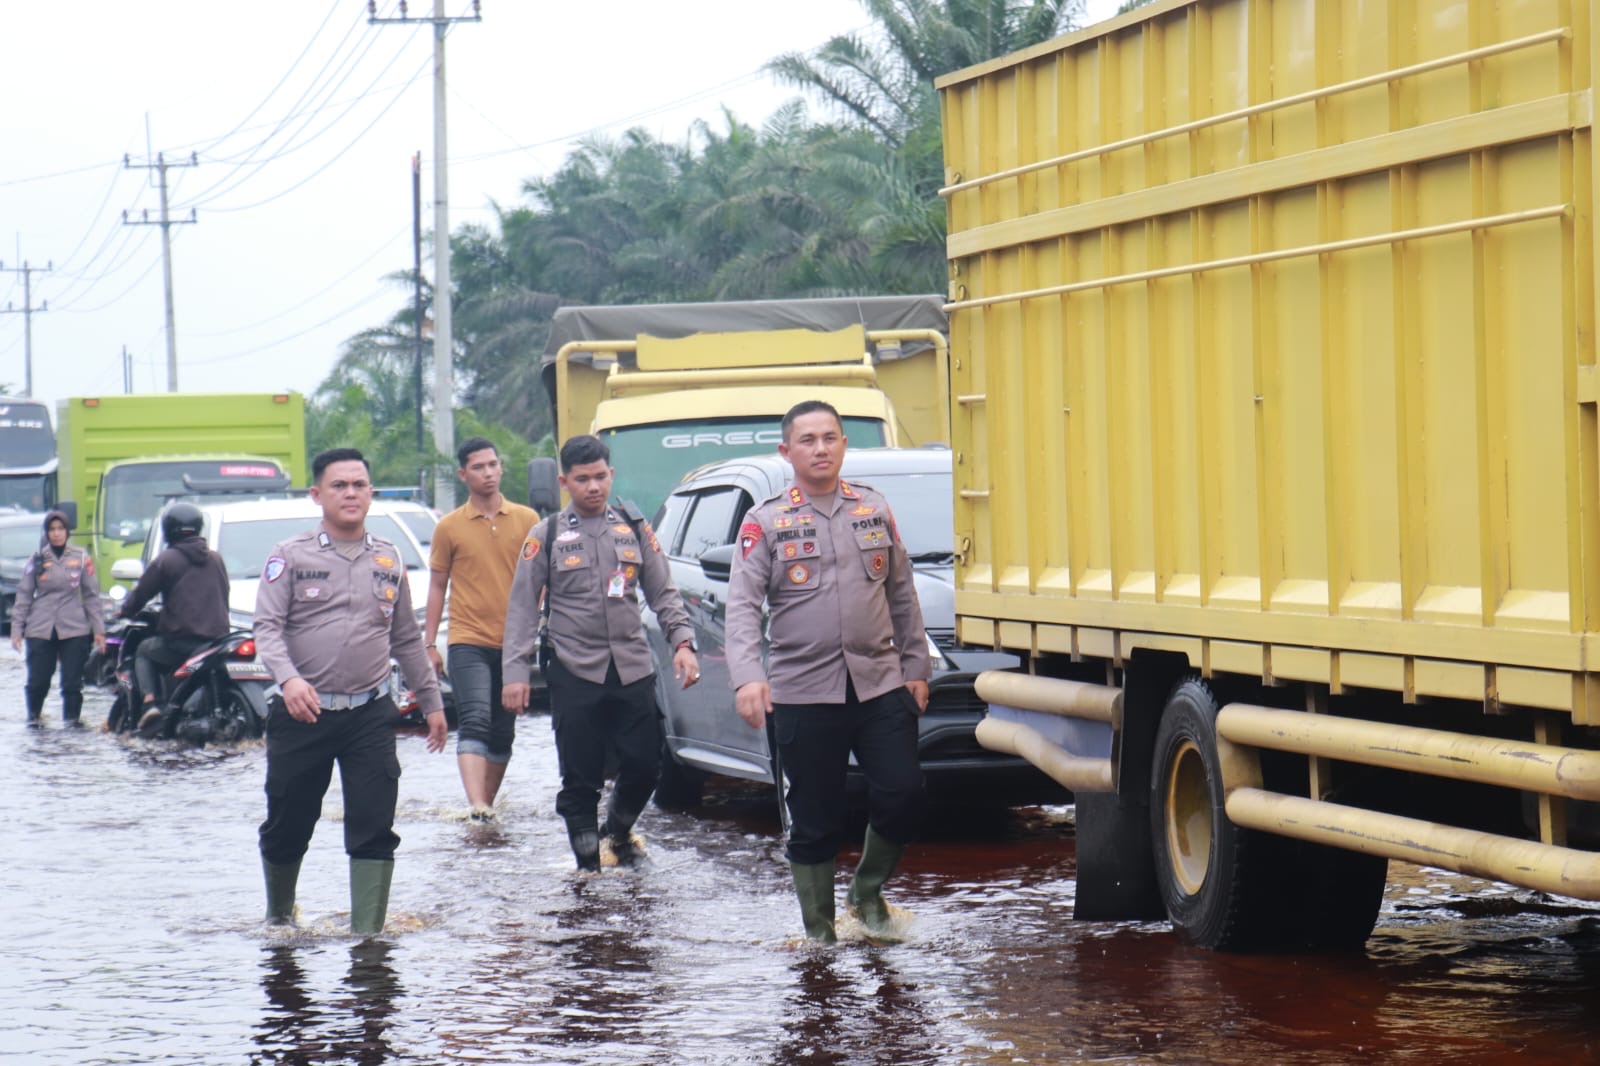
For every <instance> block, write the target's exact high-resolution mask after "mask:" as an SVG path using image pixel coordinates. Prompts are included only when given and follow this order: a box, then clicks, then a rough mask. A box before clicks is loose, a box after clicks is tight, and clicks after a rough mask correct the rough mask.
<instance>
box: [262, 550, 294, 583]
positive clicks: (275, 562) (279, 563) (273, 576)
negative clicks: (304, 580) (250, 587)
mask: <svg viewBox="0 0 1600 1066" xmlns="http://www.w3.org/2000/svg"><path fill="white" fill-rule="evenodd" d="M288 568H289V561H288V560H287V559H285V558H284V557H283V556H281V555H274V556H272V557H271V558H269V559H268V560H267V565H266V567H265V568H264V569H263V570H262V571H261V576H262V577H264V578H266V579H267V583H268V584H271V583H272V582H274V581H276V580H278V579H279V578H280V577H282V576H283V572H284V571H285V570H287V569H288Z"/></svg>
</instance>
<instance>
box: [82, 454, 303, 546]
mask: <svg viewBox="0 0 1600 1066" xmlns="http://www.w3.org/2000/svg"><path fill="white" fill-rule="evenodd" d="M185 475H187V476H188V477H190V478H194V479H198V480H202V481H205V480H217V479H222V478H227V479H240V478H250V479H254V478H260V479H261V480H262V482H263V483H268V482H275V481H276V480H277V479H279V478H281V477H283V468H282V467H280V466H278V464H277V463H274V462H271V461H259V460H250V461H246V460H242V459H232V460H230V459H188V460H176V461H173V460H168V461H163V462H153V463H129V464H126V465H123V466H115V467H112V468H111V469H110V470H107V471H106V474H105V479H104V480H103V481H102V482H101V486H102V491H103V492H104V493H105V498H104V499H103V500H101V502H100V519H101V525H100V535H101V536H104V537H115V538H117V539H118V540H122V541H125V542H127V543H132V542H134V541H140V540H143V539H144V538H145V535H146V534H148V533H149V532H150V527H151V525H153V524H154V522H155V518H156V516H157V515H158V514H160V513H161V505H162V503H164V502H165V501H166V499H167V497H169V496H177V495H180V494H183V493H185V492H188V491H189V489H188V487H187V486H185V485H184V483H183V479H184V477H185Z"/></svg>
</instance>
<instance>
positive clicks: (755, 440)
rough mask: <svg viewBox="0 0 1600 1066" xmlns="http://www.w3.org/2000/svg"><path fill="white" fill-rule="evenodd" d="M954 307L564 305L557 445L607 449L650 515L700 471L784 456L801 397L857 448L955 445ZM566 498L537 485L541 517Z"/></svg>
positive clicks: (556, 334) (553, 383)
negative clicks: (830, 411)
mask: <svg viewBox="0 0 1600 1066" xmlns="http://www.w3.org/2000/svg"><path fill="white" fill-rule="evenodd" d="M942 302H943V301H942V300H941V299H940V298H939V297H937V296H871V297H841V298H833V299H815V300H746V301H726V302H718V303H694V304H642V305H632V306H628V305H622V306H606V307H563V308H561V309H560V310H558V311H557V312H556V313H555V316H554V319H553V320H552V322H551V326H550V337H549V341H548V343H547V344H546V346H545V353H544V359H543V362H542V365H541V371H542V376H543V381H544V386H545V389H546V391H547V392H548V394H549V396H550V399H551V403H552V405H553V408H554V410H555V414H556V419H555V421H556V438H557V440H558V441H565V440H566V439H567V438H568V437H570V436H572V435H574V434H578V433H593V434H596V435H597V436H599V437H600V439H601V440H603V441H605V442H606V444H607V445H608V446H609V447H610V449H611V462H612V466H613V467H614V468H615V469H616V471H617V474H616V486H615V490H614V491H615V493H616V495H618V496H621V497H623V498H625V499H631V500H633V501H634V502H635V503H637V504H638V505H639V507H640V508H641V509H642V510H643V511H644V513H645V514H647V515H650V514H654V512H655V510H656V508H657V507H658V506H659V505H660V503H661V501H662V500H663V499H665V498H666V496H667V494H668V493H669V492H671V491H672V487H673V486H674V485H675V484H677V482H678V479H679V478H680V477H682V476H683V475H684V474H685V473H687V472H688V471H689V470H692V469H694V468H695V467H697V466H701V465H703V464H705V463H708V462H712V461H714V460H718V459H734V458H738V457H739V456H741V455H753V454H756V453H758V452H759V453H765V452H771V451H775V450H776V449H777V446H778V441H779V434H778V422H779V420H780V419H781V418H782V417H783V414H784V412H786V411H787V410H788V409H789V408H790V407H792V406H794V405H795V404H796V403H799V402H800V401H802V400H810V399H821V400H826V401H827V402H829V403H831V404H833V405H834V407H836V408H838V410H839V414H840V416H841V417H842V419H843V421H844V429H845V433H846V435H847V436H848V437H849V438H850V444H851V446H852V447H857V448H864V447H884V446H889V447H910V446H917V445H923V444H930V443H944V442H946V441H948V440H949V433H948V429H947V418H948V404H947V402H946V393H947V392H948V387H949V366H948V358H947V347H946V339H945V332H944V331H945V326H946V320H945V314H944V310H943V308H942V306H941V305H942ZM536 462H537V460H536ZM545 476H546V477H547V478H548V477H549V472H548V469H547V468H546V470H545ZM553 492H554V489H553V485H546V486H544V488H543V490H542V494H541V491H540V490H539V488H538V487H534V488H533V490H532V494H533V495H534V496H536V497H539V503H538V504H536V506H539V505H540V504H543V505H544V507H548V506H549V504H550V502H551V501H550V496H551V495H553ZM544 507H541V509H544Z"/></svg>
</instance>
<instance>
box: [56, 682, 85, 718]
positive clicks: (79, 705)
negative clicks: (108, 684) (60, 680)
mask: <svg viewBox="0 0 1600 1066" xmlns="http://www.w3.org/2000/svg"><path fill="white" fill-rule="evenodd" d="M82 714H83V690H82V689H79V690H78V691H77V692H63V693H62V694H61V721H62V723H63V724H64V725H81V724H82V723H81V722H79V721H78V718H79V716H80V715H82Z"/></svg>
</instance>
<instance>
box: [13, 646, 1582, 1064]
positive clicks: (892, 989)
mask: <svg viewBox="0 0 1600 1066" xmlns="http://www.w3.org/2000/svg"><path fill="white" fill-rule="evenodd" d="M21 689H22V671H21V667H20V662H19V657H18V656H16V655H15V654H14V653H11V652H10V650H9V648H6V649H4V650H3V651H0V805H3V808H4V811H5V819H4V821H3V822H0V826H3V827H4V828H3V833H0V841H3V845H4V846H3V853H4V856H5V860H4V863H3V865H0V906H3V914H0V918H3V922H0V1060H5V1061H15V1062H18V1063H22V1062H26V1063H30V1064H32V1063H38V1064H58V1063H95V1064H99V1063H163V1064H168V1063H170V1064H191V1063H203V1064H207V1066H212V1064H233V1063H239V1064H247V1063H250V1064H253V1063H413V1062H414V1063H440V1062H465V1063H574V1064H576V1063H586V1064H594V1063H618V1064H637V1063H683V1062H688V1063H771V1064H788V1063H828V1064H844V1063H851V1064H854V1063H874V1064H879V1063H881V1064H884V1066H911V1064H918V1063H985V1064H988V1063H994V1064H998V1063H1111V1062H1116V1063H1283V1064H1298V1063H1346V1062H1362V1063H1365V1062H1383V1063H1389V1062H1418V1063H1423V1062H1426V1063H1436V1062H1441V1061H1448V1062H1470V1063H1519V1064H1524V1063H1528V1064H1544V1063H1549V1064H1556V1063H1560V1064H1563V1066H1567V1064H1573V1063H1585V1062H1594V1061H1600V908H1596V907H1592V906H1587V905H1580V904H1575V903H1573V902H1572V901H1566V900H1555V899H1550V898H1547V897H1539V896H1537V895H1536V894H1533V893H1528V892H1523V891H1520V890H1518V891H1513V890H1510V889H1504V888H1501V887H1499V886H1492V885H1486V884H1484V883H1483V882H1479V881H1475V880H1472V879H1470V878H1463V877H1458V876H1456V875H1453V874H1445V873H1441V872H1438V871H1432V870H1423V869H1419V868H1417V867H1400V866H1396V867H1394V868H1393V869H1392V872H1391V884H1390V887H1389V891H1388V894H1387V896H1386V899H1385V903H1384V909H1383V914H1382V917H1381V918H1380V920H1379V926H1378V930H1377V932H1376V934H1375V935H1374V937H1373V939H1372V940H1371V941H1370V942H1369V944H1368V951H1367V953H1366V954H1365V955H1364V956H1356V957H1326V956H1287V957H1265V958H1261V957H1255V958H1252V957H1240V956H1228V955H1217V954H1212V953H1208V952H1202V951H1196V950H1192V949H1189V948H1186V947H1184V946H1183V945H1181V944H1179V943H1178V942H1177V940H1176V939H1175V938H1174V937H1173V936H1172V935H1171V934H1170V932H1168V930H1167V928H1166V927H1165V925H1162V924H1092V923H1083V924H1078V923H1074V922H1073V921H1071V914H1072V889H1073V881H1072V878H1073V854H1072V811H1071V808H1030V809H1018V810H1013V811H1007V812H1000V813H998V814H993V815H987V816H986V815H982V814H981V813H975V814H972V815H970V816H965V817H963V816H960V815H959V814H958V813H951V812H943V813H941V815H940V817H939V818H938V819H937V820H936V826H937V830H936V832H935V833H934V834H933V835H932V836H931V837H930V839H928V840H927V841H925V842H924V843H922V844H919V845H916V846H914V847H913V848H912V849H911V851H910V852H909V853H908V857H907V863H906V866H905V869H904V872H903V873H902V875H901V876H899V877H897V878H896V880H895V881H894V882H892V884H891V888H892V890H893V891H892V893H891V896H892V898H893V899H894V900H895V902H897V903H899V904H902V905H905V906H907V907H909V908H910V909H911V910H912V912H913V913H914V914H915V916H916V917H915V921H914V924H913V926H912V930H913V934H914V937H913V939H912V941H911V942H909V943H906V944H902V945H898V946H894V947H874V946H870V945H867V944H865V943H863V942H860V941H859V940H857V941H849V940H847V941H846V942H845V943H842V944H841V945H840V946H839V947H837V948H835V949H831V950H830V949H825V948H810V947H805V946H801V945H799V944H797V942H796V940H795V937H796V935H797V934H798V932H799V928H800V923H799V914H798V909H797V907H796V905H795V903H794V901H793V897H792V893H791V889H790V885H789V878H788V873H787V869H786V867H785V866H784V863H783V859H782V846H781V841H780V838H779V832H778V824H777V818H776V816H775V811H774V810H773V808H772V803H771V799H770V793H766V792H763V791H759V790H734V789H729V790H724V791H718V792H714V793H713V794H712V796H711V799H710V800H709V802H708V805H707V806H706V807H705V808H703V809H701V810H700V811H698V812H695V813H693V814H668V813H665V812H662V811H658V810H655V809H654V808H651V809H650V810H648V811H647V812H646V814H645V816H644V818H643V820H642V821H641V825H640V828H641V830H642V831H643V832H644V834H645V836H646V838H647V840H648V843H649V847H650V852H651V855H652V858H653V866H652V868H650V869H649V870H647V871H643V872H637V873H636V872H627V871H615V870H613V871H608V872H607V873H605V874H604V875H602V876H600V877H597V878H580V877H578V876H577V875H575V874H574V872H573V870H572V860H571V857H570V854H569V853H568V850H567V844H566V839H565V835H564V833H563V831H562V829H561V826H560V822H559V820H558V819H557V818H556V816H555V814H554V811H553V809H552V805H553V802H554V796H555V790H556V787H557V785H556V776H555V755H554V750H553V746H552V744H551V739H550V732H549V723H548V720H547V719H544V718H537V719H529V720H524V721H523V722H522V723H521V726H520V729H519V734H518V744H517V754H516V757H515V758H514V760H513V762H512V764H511V770H510V773H509V775H508V779H507V782H506V786H505V788H504V790H503V792H502V795H501V802H500V812H501V816H500V820H499V823H498V824H496V825H491V826H480V825H476V824H473V823H470V822H468V821H466V819H465V814H466V806H465V803H464V801H463V797H462V794H461V789H460V784H459V780H458V778H457V776H456V770H455V760H454V755H453V748H454V741H453V740H452V742H451V752H452V753H451V754H449V755H431V756H430V755H428V754H427V752H426V751H425V750H424V748H423V744H422V741H421V739H420V738H417V737H405V738H403V739H402V740H401V742H400V753H401V762H402V764H403V766H404V776H403V777H402V779H401V782H400V786H401V790H400V797H401V798H400V815H399V822H398V825H397V829H398V831H399V833H400V834H401V836H402V838H403V843H402V844H401V847H400V851H399V854H398V856H397V866H396V876H395V884H394V890H393V896H392V899H391V905H390V917H389V927H388V934H387V935H386V939H384V940H381V941H380V940H374V941H368V942H365V943H361V942H357V941H355V940H353V939H352V938H350V937H349V936H347V935H345V934H344V932H343V931H344V929H345V928H346V923H347V920H348V913H347V912H348V901H347V897H346V880H345V870H346V866H345V859H344V855H343V852H342V849H341V840H340V832H339V829H340V827H339V825H338V817H339V803H340V801H339V792H338V788H337V786H335V787H334V788H333V789H330V792H329V796H328V800H327V807H326V809H325V814H324V819H323V822H322V823H321V824H320V826H319V828H318V833H317V836H316V839H315V840H314V841H313V843H312V848H311V852H310V854H308V856H307V858H306V862H305V868H304V873H303V875H302V877H301V882H300V907H301V920H302V923H303V924H302V927H301V928H300V929H298V930H295V931H292V932H278V931H274V930H269V929H267V928H266V927H264V926H263V925H262V924H261V923H260V922H259V916H260V913H261V910H262V889H261V877H260V866H259V861H258V858H257V852H256V849H255V839H256V826H257V824H258V823H259V822H260V820H261V817H262V815H263V811H264V802H265V801H264V798H263V796H262V792H261V784H262V778H263V773H264V760H265V753H264V750H263V749H262V748H261V747H260V746H259V745H256V746H251V747H246V748H243V749H234V750H223V751H212V750H207V751H200V752H196V751H185V750H179V749H176V748H173V747H170V746H166V745H157V744H150V743H142V742H127V741H122V740H118V739H114V738H112V737H110V736H108V735H105V734H102V733H100V732H98V731H97V728H98V726H99V724H100V722H102V721H103V720H104V717H105V711H106V707H107V704H108V700H107V698H106V697H105V695H104V694H102V693H91V694H90V696H89V698H88V700H87V701H86V706H85V711H84V715H85V719H86V720H87V721H88V722H89V724H90V728H88V729H86V730H65V729H63V728H61V725H60V712H59V702H58V699H57V697H56V696H55V694H54V693H52V696H51V699H50V701H49V703H48V704H47V705H46V726H45V728H44V729H42V730H28V729H25V728H24V727H23V725H22V719H23V710H22V701H21ZM850 858H853V856H850ZM840 894H841V896H842V895H843V892H842V885H841V893H840Z"/></svg>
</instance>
